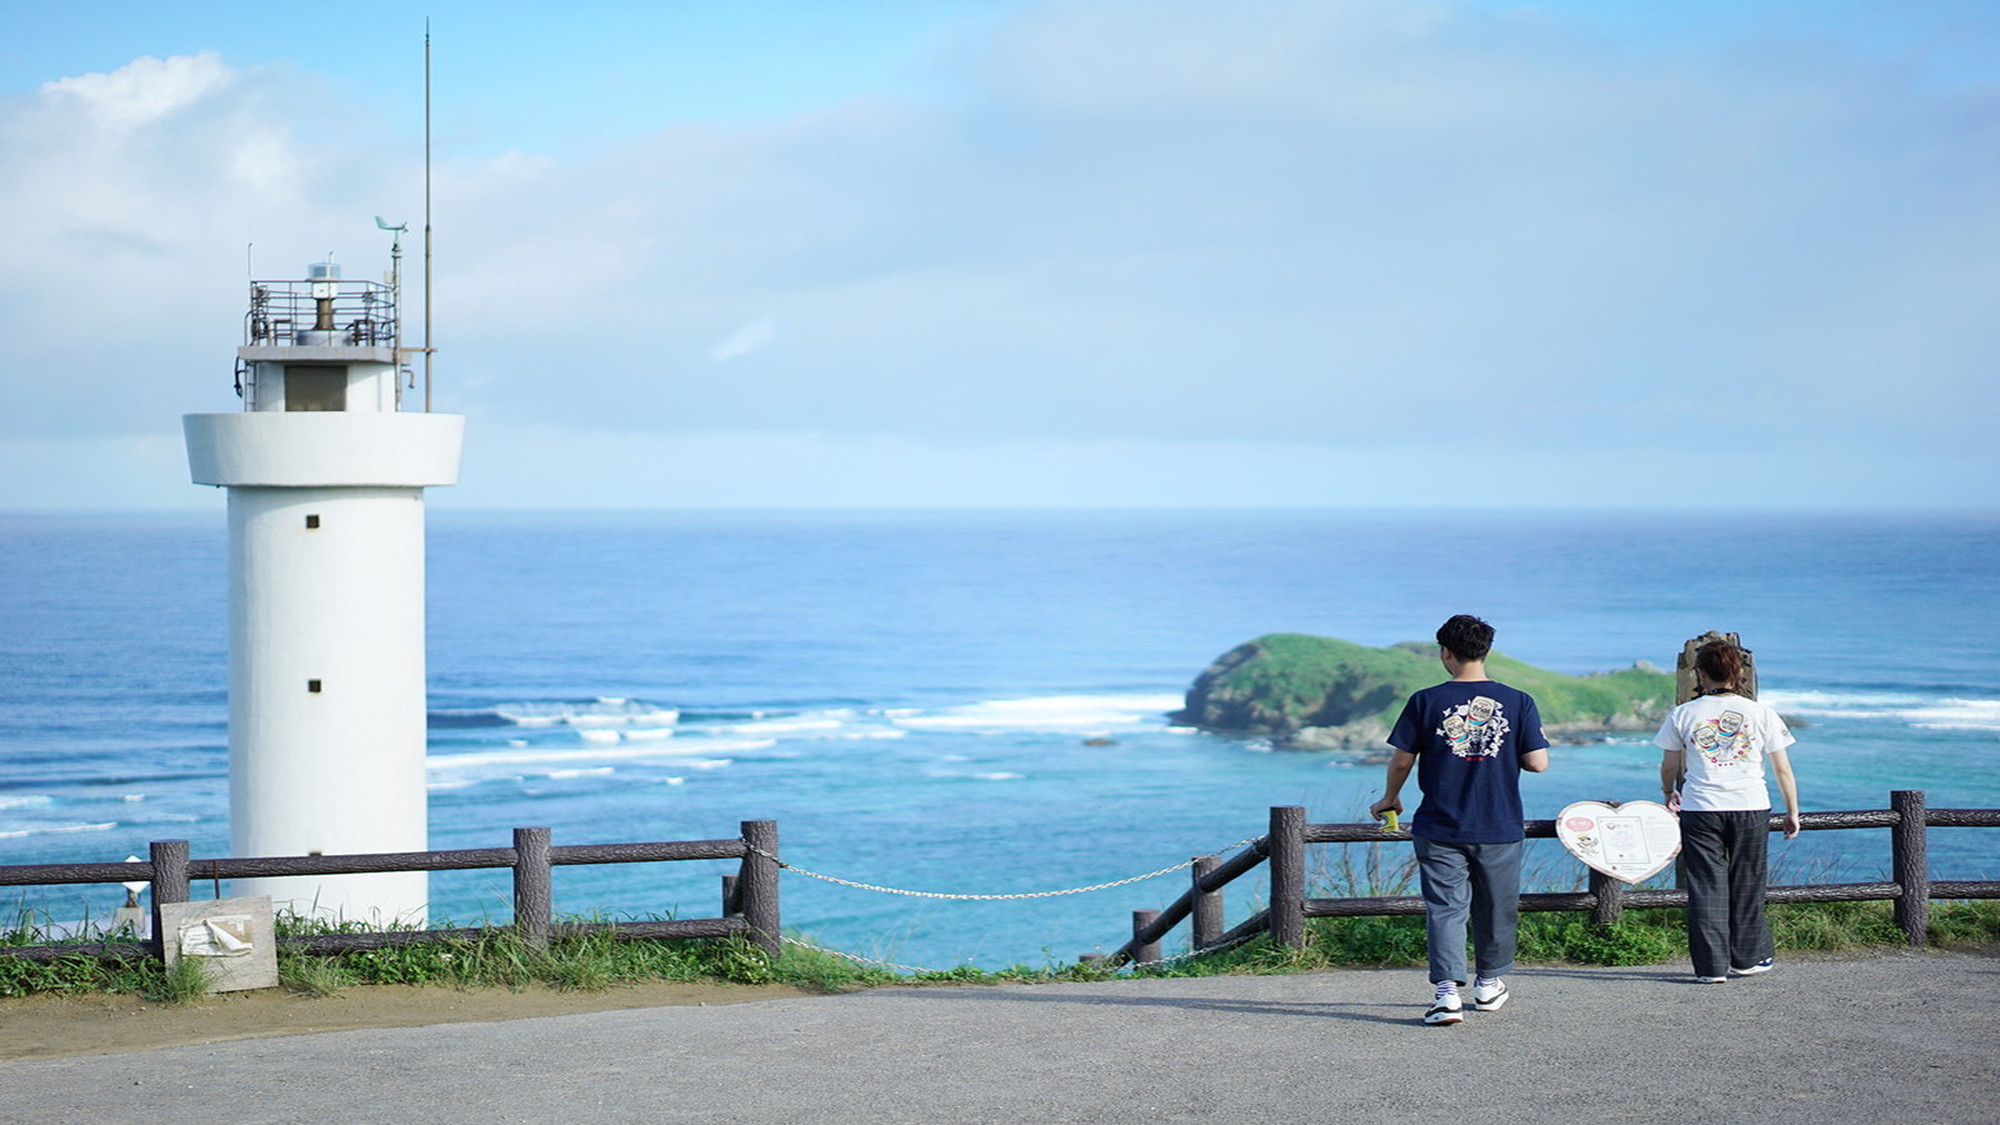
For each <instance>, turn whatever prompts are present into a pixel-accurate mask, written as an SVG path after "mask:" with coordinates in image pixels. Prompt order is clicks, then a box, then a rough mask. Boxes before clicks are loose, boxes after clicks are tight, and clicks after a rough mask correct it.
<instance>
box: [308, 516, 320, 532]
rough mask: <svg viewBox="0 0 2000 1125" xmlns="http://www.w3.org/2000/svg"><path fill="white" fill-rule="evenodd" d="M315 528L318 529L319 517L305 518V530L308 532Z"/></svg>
mask: <svg viewBox="0 0 2000 1125" xmlns="http://www.w3.org/2000/svg"><path fill="white" fill-rule="evenodd" d="M317 527H319V517H318V516H307V517H306V529H307V530H308V531H310V530H313V529H315V528H317Z"/></svg>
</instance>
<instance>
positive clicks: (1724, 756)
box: [1653, 695, 1797, 812]
mask: <svg viewBox="0 0 2000 1125" xmlns="http://www.w3.org/2000/svg"><path fill="white" fill-rule="evenodd" d="M1795 741H1797V740H1796V739H1794V738H1793V737H1792V732H1791V731H1790V730H1789V729H1787V728H1786V726H1785V720H1783V719H1781V718H1779V717H1778V713H1777V712H1776V711H1773V710H1772V709H1771V708H1770V707H1769V706H1768V705H1766V704H1763V703H1759V702H1758V701H1757V700H1754V699H1745V698H1743V697H1742V696H1740V695H1702V696H1696V697H1695V698H1693V699H1690V700H1688V701H1687V702H1686V703H1683V704H1681V705H1680V706H1679V707H1676V708H1674V710H1673V713H1672V714H1670V715H1668V716H1667V720H1666V722H1664V723H1661V724H1660V733H1659V736H1658V737H1656V738H1655V739H1653V743H1654V745H1656V746H1658V747H1660V748H1661V749H1662V750H1679V751H1681V752H1682V755H1683V760H1684V761H1685V762H1686V770H1687V780H1685V781H1683V782H1682V783H1681V808H1683V809H1688V810H1691V811H1693V812H1735V811H1741V810H1756V809H1768V808H1770V807H1771V794H1770V792H1769V791H1768V790H1766V789H1765V788H1764V757H1765V755H1767V754H1769V753H1771V752H1772V751H1773V750H1783V749H1785V748H1786V747H1788V746H1790V745H1791V744H1792V743H1793V742H1795Z"/></svg>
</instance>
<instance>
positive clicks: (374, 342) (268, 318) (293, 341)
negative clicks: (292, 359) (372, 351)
mask: <svg viewBox="0 0 2000 1125" xmlns="http://www.w3.org/2000/svg"><path fill="white" fill-rule="evenodd" d="M322 299H325V300H327V301H328V304H327V306H326V308H325V309H324V310H322V308H321V307H320V301H321V300H322ZM322 313H324V315H322ZM322 326H324V327H322ZM399 328H400V325H399V324H398V322H397V315H396V290H395V287H394V286H392V285H389V284H387V283H385V282H380V281H253V282H251V283H250V311H249V312H248V313H246V314H245V315H244V318H243V342H244V343H245V344H246V345H250V346H253V347H287V346H293V345H298V344H305V343H319V344H326V343H332V344H340V345H345V346H348V347H384V348H386V347H393V346H395V344H396V341H397V335H398V331H399ZM328 332H330V333H331V334H332V335H331V336H330V337H329V336H326V335H324V333H328Z"/></svg>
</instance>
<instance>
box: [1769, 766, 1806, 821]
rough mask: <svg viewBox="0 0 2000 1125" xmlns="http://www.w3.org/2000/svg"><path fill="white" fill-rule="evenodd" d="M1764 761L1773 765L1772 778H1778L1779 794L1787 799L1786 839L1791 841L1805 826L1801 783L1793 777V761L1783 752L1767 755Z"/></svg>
mask: <svg viewBox="0 0 2000 1125" xmlns="http://www.w3.org/2000/svg"><path fill="white" fill-rule="evenodd" d="M1764 760H1765V761H1767V762H1769V763H1771V776H1772V777H1774V778H1777V780H1778V792H1779V793H1781V794H1783V795H1784V798H1785V839H1787V840H1790V839H1792V838H1793V837H1795V836H1797V835H1798V834H1799V829H1800V828H1801V827H1803V826H1804V824H1803V822H1802V821H1800V820H1799V783H1798V780H1797V779H1796V778H1794V777H1793V776H1792V760H1791V758H1790V757H1788V756H1787V755H1786V754H1785V752H1784V751H1783V750H1772V751H1770V752H1769V753H1766V754H1765V755H1764Z"/></svg>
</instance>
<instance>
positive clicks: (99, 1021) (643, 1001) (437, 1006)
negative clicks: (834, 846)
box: [0, 983, 807, 1061]
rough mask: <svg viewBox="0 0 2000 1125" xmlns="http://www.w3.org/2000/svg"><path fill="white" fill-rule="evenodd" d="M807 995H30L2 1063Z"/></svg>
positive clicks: (1, 1011) (13, 1024)
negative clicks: (193, 998)
mask: <svg viewBox="0 0 2000 1125" xmlns="http://www.w3.org/2000/svg"><path fill="white" fill-rule="evenodd" d="M803 995H807V994H806V993H805V992H803V991H801V990H799V989H797V988H793V987H790V986H788V985H728V984H666V983H659V984H644V985H633V986H629V987H621V988H612V989H607V990H605V991H603V992H558V991H555V990H553V989H547V988H528V989H524V990H522V991H520V992H513V991H510V990H508V989H504V988H488V989H479V990H473V991H461V990H457V989H451V988H436V987H419V986H413V985H365V986H358V987H354V988H347V989H343V990H342V991H341V992H340V994H339V995H337V996H328V997H321V998H314V997H311V996H307V995H304V994H303V993H297V992H288V991H286V990H284V989H280V988H269V989H259V990H257V991H254V992H229V993H221V994H218V995H215V996H211V997H209V998H208V999H206V1000H202V1001H198V1002H195V1003H192V1004H183V1005H172V1004H156V1003H153V1002H151V1001H148V1000H141V999H139V998H137V997H133V996H108V995H91V996H77V997H65V996H27V997H17V998H12V999H0V1061H7V1060H15V1059H47V1058H56V1057H59V1056H64V1055H114V1054H121V1053H123V1052H127V1051H145V1050H151V1049H152V1048H154V1047H183V1046H190V1045H193V1044H198V1043H219V1042H224V1041H227V1040H232V1039H261V1038H265V1037H268V1036H273V1035H309V1034H312V1033H314V1032H320V1031H351V1030H355V1029H358V1028H369V1027H414V1026H419V1025H423V1024H435V1023H473V1022H484V1021H492V1020H514V1019H525V1018H528V1017H532V1016H562V1015H572V1014H575V1013H578V1012H602V1011H611V1010H614V1009H619V1008H656V1007H662V1006H666V1005H672V1004H736V1003H741V1002H743V1001H746V1000H764V999H769V998H771V997H777V996H803Z"/></svg>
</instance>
